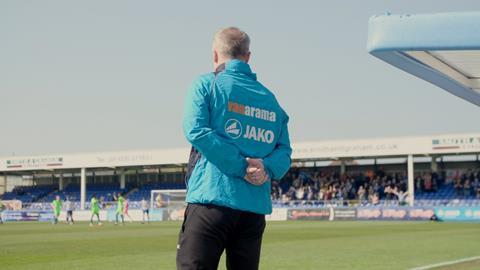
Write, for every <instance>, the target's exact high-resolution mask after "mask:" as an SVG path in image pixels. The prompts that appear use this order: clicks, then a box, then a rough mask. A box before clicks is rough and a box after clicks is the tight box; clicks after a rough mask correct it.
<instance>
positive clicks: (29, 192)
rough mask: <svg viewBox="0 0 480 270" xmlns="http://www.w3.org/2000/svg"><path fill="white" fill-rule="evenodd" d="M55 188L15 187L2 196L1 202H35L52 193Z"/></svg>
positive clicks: (45, 186) (46, 186)
mask: <svg viewBox="0 0 480 270" xmlns="http://www.w3.org/2000/svg"><path fill="white" fill-rule="evenodd" d="M54 189H55V186H52V185H43V186H17V187H15V188H14V189H13V190H12V191H11V192H6V193H4V194H3V195H2V200H20V201H22V202H23V203H31V202H35V201H37V200H38V199H40V198H42V197H43V196H46V195H47V194H49V193H51V192H53V191H54Z"/></svg>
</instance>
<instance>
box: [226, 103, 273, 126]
mask: <svg viewBox="0 0 480 270" xmlns="http://www.w3.org/2000/svg"><path fill="white" fill-rule="evenodd" d="M228 111H229V112H234V113H238V114H241V115H245V116H250V117H253V118H257V119H261V120H265V121H269V122H275V121H277V114H276V113H275V112H273V111H269V110H265V109H261V108H255V107H252V106H248V105H243V104H240V103H236V102H232V101H229V102H228Z"/></svg>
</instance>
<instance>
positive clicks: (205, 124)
mask: <svg viewBox="0 0 480 270" xmlns="http://www.w3.org/2000/svg"><path fill="white" fill-rule="evenodd" d="M209 102H210V94H209V89H208V87H206V86H205V84H204V83H202V80H201V79H199V80H197V81H196V82H195V83H194V84H193V86H192V87H191V88H190V90H189V91H188V95H187V98H186V100H185V110H184V118H183V132H184V135H185V137H186V138H187V140H188V141H189V142H190V143H191V144H192V146H193V147H195V148H196V149H198V151H200V153H202V155H203V156H205V158H206V159H207V160H208V161H209V162H211V163H212V164H213V165H215V166H216V167H217V168H218V169H219V170H220V171H221V172H223V173H224V174H226V175H228V176H232V177H240V178H243V177H245V174H246V170H247V166H248V162H247V160H246V158H245V157H244V156H242V154H241V153H240V149H239V148H238V147H237V146H236V145H235V144H233V143H232V142H230V141H229V140H228V139H226V138H223V137H221V136H219V135H218V134H217V132H216V131H215V130H214V129H213V128H212V127H211V126H210V106H209V105H210V104H209Z"/></svg>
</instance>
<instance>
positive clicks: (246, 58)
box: [245, 52, 250, 63]
mask: <svg viewBox="0 0 480 270" xmlns="http://www.w3.org/2000/svg"><path fill="white" fill-rule="evenodd" d="M248 61H250V52H248V53H247V55H246V56H245V63H248Z"/></svg>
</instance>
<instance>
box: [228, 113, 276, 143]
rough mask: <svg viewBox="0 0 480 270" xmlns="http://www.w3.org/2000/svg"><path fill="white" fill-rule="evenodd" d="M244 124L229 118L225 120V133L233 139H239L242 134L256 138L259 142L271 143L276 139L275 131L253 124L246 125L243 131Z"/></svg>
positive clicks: (246, 137) (244, 136)
mask: <svg viewBox="0 0 480 270" xmlns="http://www.w3.org/2000/svg"><path fill="white" fill-rule="evenodd" d="M243 131H244V130H243V126H242V123H240V121H238V120H237V119H233V118H232V119H228V120H227V122H225V133H227V135H228V136H230V138H232V139H238V138H240V137H241V136H242V135H243V136H242V138H244V139H247V140H254V141H257V142H264V143H268V144H271V143H273V141H274V140H275V134H274V133H273V131H271V130H268V129H263V128H259V127H255V126H251V125H246V126H245V132H243Z"/></svg>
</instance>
